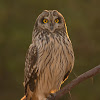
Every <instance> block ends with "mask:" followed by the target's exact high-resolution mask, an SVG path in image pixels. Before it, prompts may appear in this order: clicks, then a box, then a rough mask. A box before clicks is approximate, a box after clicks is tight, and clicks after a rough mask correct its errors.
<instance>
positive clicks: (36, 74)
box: [24, 10, 74, 100]
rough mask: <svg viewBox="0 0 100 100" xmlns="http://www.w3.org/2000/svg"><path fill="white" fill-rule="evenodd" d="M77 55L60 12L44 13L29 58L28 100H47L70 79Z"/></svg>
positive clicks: (34, 33)
mask: <svg viewBox="0 0 100 100" xmlns="http://www.w3.org/2000/svg"><path fill="white" fill-rule="evenodd" d="M73 65H74V52H73V48H72V43H71V41H70V38H69V36H68V32H67V27H66V23H65V19H64V17H63V15H62V14H61V13H59V12H58V11H57V10H44V11H43V12H42V13H41V14H40V15H39V16H38V17H37V19H36V22H35V25H34V29H33V33H32V43H31V44H30V46H29V49H28V52H27V54H26V61H25V69H24V73H25V74H24V84H25V95H26V100H47V98H48V97H49V95H50V94H53V93H56V92H57V91H58V90H59V89H60V87H61V84H62V83H63V82H64V81H65V80H66V79H67V78H68V76H69V74H70V73H71V71H72V69H73Z"/></svg>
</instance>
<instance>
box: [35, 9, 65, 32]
mask: <svg viewBox="0 0 100 100" xmlns="http://www.w3.org/2000/svg"><path fill="white" fill-rule="evenodd" d="M35 27H37V28H40V29H43V30H44V29H46V30H48V31H50V32H54V31H55V30H56V29H62V28H64V27H66V25H65V20H64V17H63V16H62V14H61V13H59V12H58V11H57V10H44V11H43V12H42V13H41V14H40V15H39V16H38V18H37V19H36V23H35Z"/></svg>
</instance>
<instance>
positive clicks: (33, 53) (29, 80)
mask: <svg viewBox="0 0 100 100" xmlns="http://www.w3.org/2000/svg"><path fill="white" fill-rule="evenodd" d="M36 61H37V48H36V45H34V43H32V44H31V45H30V46H29V49H28V52H27V54H26V61H25V69H24V83H25V94H26V91H27V85H29V88H30V90H31V91H33V90H34V88H35V85H36V84H35V83H36V80H37V72H36V68H34V65H35V64H36Z"/></svg>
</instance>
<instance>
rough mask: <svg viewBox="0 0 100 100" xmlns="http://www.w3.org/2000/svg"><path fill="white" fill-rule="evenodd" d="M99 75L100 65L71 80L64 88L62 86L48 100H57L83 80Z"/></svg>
mask: <svg viewBox="0 0 100 100" xmlns="http://www.w3.org/2000/svg"><path fill="white" fill-rule="evenodd" d="M98 73H100V65H98V66H96V67H95V68H92V69H91V70H89V71H87V72H85V73H83V74H81V75H80V76H78V77H77V78H76V79H74V80H72V81H71V82H70V83H68V84H67V85H66V86H64V87H63V88H62V89H61V90H60V91H58V92H57V93H56V96H55V97H52V98H50V99H49V100H58V99H59V98H61V97H62V96H63V95H65V94H67V93H68V92H70V90H71V89H72V88H74V87H75V86H76V85H78V84H79V83H81V82H83V81H84V80H86V79H88V78H91V77H93V76H95V75H96V74H98Z"/></svg>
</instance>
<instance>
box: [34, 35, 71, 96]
mask: <svg viewBox="0 0 100 100" xmlns="http://www.w3.org/2000/svg"><path fill="white" fill-rule="evenodd" d="M47 39H48V40H47ZM63 39H65V40H63ZM36 44H37V48H38V61H37V63H36V66H35V67H37V69H38V76H39V79H38V87H37V91H39V92H40V93H44V94H46V95H48V94H49V93H52V91H54V92H56V91H57V90H58V89H59V87H60V85H61V82H62V81H63V78H64V75H65V74H66V72H67V71H69V70H71V69H72V68H71V67H72V65H70V64H71V63H72V59H71V58H72V55H70V50H69V49H70V48H69V42H68V39H67V38H62V37H56V36H55V37H52V36H50V35H49V36H46V37H44V38H43V39H40V40H37V41H36Z"/></svg>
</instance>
